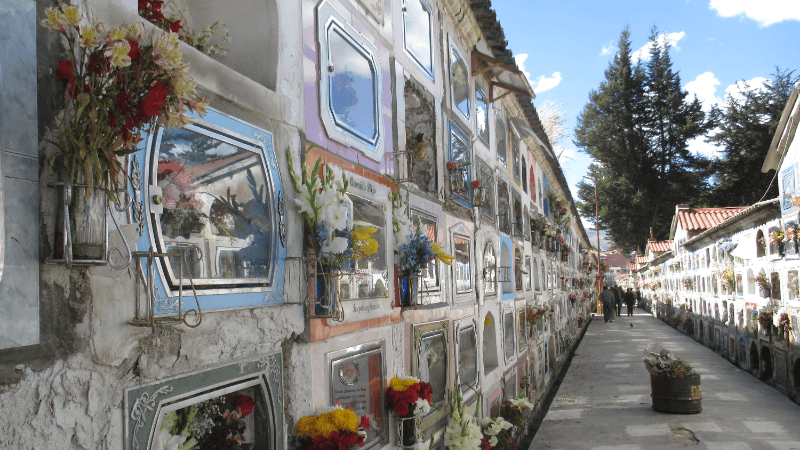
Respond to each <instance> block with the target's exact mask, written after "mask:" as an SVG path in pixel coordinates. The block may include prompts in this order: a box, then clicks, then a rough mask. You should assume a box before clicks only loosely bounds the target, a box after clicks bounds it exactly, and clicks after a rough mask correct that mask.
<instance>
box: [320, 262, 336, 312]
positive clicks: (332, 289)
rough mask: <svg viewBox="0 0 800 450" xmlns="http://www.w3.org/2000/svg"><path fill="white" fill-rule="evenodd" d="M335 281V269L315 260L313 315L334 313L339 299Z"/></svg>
mask: <svg viewBox="0 0 800 450" xmlns="http://www.w3.org/2000/svg"><path fill="white" fill-rule="evenodd" d="M337 281H338V273H337V272H336V269H334V268H332V267H331V266H329V265H327V264H322V263H320V262H317V274H316V297H315V299H316V301H315V303H314V315H316V316H323V317H332V316H335V315H336V313H337V309H338V301H339V288H338V286H337Z"/></svg>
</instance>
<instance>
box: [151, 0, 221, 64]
mask: <svg viewBox="0 0 800 450" xmlns="http://www.w3.org/2000/svg"><path fill="white" fill-rule="evenodd" d="M163 7H164V2H163V1H161V0H139V15H140V16H142V18H143V19H146V20H149V21H150V22H152V24H153V25H155V26H157V27H158V28H161V29H162V30H164V31H171V32H173V33H178V39H180V40H182V41H183V42H186V43H187V44H189V45H191V46H192V47H194V48H196V49H198V50H200V51H201V52H203V53H205V54H206V55H220V56H225V55H227V54H228V50H227V49H225V48H223V47H222V45H221V44H212V43H211V38H212V37H214V35H215V34H217V33H218V32H219V29H220V27H222V29H223V30H224V32H225V36H223V37H222V42H230V41H231V37H230V35H229V34H228V27H226V26H225V24H224V23H222V20H217V21H216V23H214V24H213V25H206V26H205V27H203V31H202V32H198V31H196V30H189V29H187V28H186V27H185V26H184V23H183V20H182V19H181V18H179V17H175V16H165V15H164V12H163V11H162V10H161V8H163Z"/></svg>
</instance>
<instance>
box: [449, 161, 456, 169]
mask: <svg viewBox="0 0 800 450" xmlns="http://www.w3.org/2000/svg"><path fill="white" fill-rule="evenodd" d="M456 167H458V164H456V163H454V162H449V163H447V170H455V169H456Z"/></svg>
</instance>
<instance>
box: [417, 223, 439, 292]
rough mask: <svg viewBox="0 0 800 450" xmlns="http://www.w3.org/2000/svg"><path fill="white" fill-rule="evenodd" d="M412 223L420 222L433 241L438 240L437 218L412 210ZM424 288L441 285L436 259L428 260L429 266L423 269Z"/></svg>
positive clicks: (423, 231) (420, 226) (422, 229)
mask: <svg viewBox="0 0 800 450" xmlns="http://www.w3.org/2000/svg"><path fill="white" fill-rule="evenodd" d="M411 223H413V224H414V225H416V224H419V229H420V230H421V231H422V233H423V234H425V235H426V236H428V239H430V241H431V242H436V219H434V218H432V217H430V216H428V215H427V214H420V213H419V212H417V211H412V212H411ZM421 275H422V281H423V284H422V288H423V289H425V288H426V287H427V288H428V289H432V288H435V287H438V286H439V270H438V266H437V265H436V260H435V259H434V260H431V261H428V267H427V268H425V269H423V270H422V274H421Z"/></svg>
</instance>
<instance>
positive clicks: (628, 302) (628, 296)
mask: <svg viewBox="0 0 800 450" xmlns="http://www.w3.org/2000/svg"><path fill="white" fill-rule="evenodd" d="M623 300H624V301H625V306H627V307H628V317H633V304H634V303H636V295H635V294H634V293H633V289H631V288H628V291H627V292H625V296H624V297H623Z"/></svg>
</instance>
